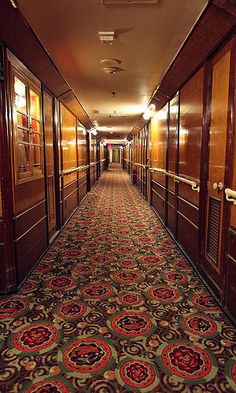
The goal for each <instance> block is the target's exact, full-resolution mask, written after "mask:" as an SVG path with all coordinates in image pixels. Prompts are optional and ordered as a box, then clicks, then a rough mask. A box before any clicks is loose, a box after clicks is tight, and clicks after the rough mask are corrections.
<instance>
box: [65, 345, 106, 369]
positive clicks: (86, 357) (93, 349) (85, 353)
mask: <svg viewBox="0 0 236 393" xmlns="http://www.w3.org/2000/svg"><path fill="white" fill-rule="evenodd" d="M104 355H105V352H104V351H103V350H102V348H101V347H99V346H98V345H96V344H92V343H89V344H81V345H79V346H78V347H77V348H75V349H74V350H73V351H71V352H70V353H69V358H70V360H71V361H72V362H73V363H75V364H76V365H77V366H93V365H94V364H95V363H97V362H99V361H100V360H101V359H102V358H103V356H104Z"/></svg>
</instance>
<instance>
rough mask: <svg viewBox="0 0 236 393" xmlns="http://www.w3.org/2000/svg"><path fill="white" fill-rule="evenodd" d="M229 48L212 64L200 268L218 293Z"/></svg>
mask: <svg viewBox="0 0 236 393" xmlns="http://www.w3.org/2000/svg"><path fill="white" fill-rule="evenodd" d="M231 45H232V42H230V43H229V44H228V45H227V46H226V47H225V48H224V49H223V50H222V51H221V52H220V53H219V54H218V55H217V56H216V57H215V58H214V60H213V62H212V88H211V104H210V115H211V120H210V130H209V163H208V182H207V200H206V201H207V204H206V233H205V258H204V265H203V268H204V269H205V270H206V271H207V272H208V274H209V275H210V276H211V279H212V280H213V283H214V284H215V285H216V286H218V287H219V288H221V289H222V287H223V281H224V280H223V274H224V272H223V270H222V265H223V260H224V257H223V248H222V246H223V243H222V242H223V236H224V233H223V221H224V203H225V202H224V190H223V189H222V190H220V189H219V188H217V186H219V185H220V183H222V187H223V186H224V184H225V163H226V145H227V133H228V101H229V77H230V58H231ZM222 75H224V77H222ZM219 141H220V142H219Z"/></svg>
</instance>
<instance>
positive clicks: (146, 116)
mask: <svg viewBox="0 0 236 393" xmlns="http://www.w3.org/2000/svg"><path fill="white" fill-rule="evenodd" d="M155 109H156V106H155V104H150V105H149V107H148V108H147V109H146V110H145V112H144V113H143V118H144V120H149V119H150V118H151V117H152V116H154V112H155Z"/></svg>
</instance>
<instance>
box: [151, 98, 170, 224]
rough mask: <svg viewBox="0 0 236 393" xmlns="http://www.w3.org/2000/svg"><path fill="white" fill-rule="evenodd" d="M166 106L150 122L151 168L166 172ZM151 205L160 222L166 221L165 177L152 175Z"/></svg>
mask: <svg viewBox="0 0 236 393" xmlns="http://www.w3.org/2000/svg"><path fill="white" fill-rule="evenodd" d="M167 131H168V105H167V106H165V107H164V108H163V109H162V110H161V111H160V112H159V113H158V114H157V115H155V116H154V118H153V119H152V120H151V167H152V168H159V169H163V170H166V153H167V150H166V149H167ZM151 204H152V207H153V209H154V210H155V211H156V213H157V214H158V215H159V217H160V218H161V220H162V221H163V222H164V223H165V221H166V176H165V175H163V174H161V173H156V172H154V173H152V177H151Z"/></svg>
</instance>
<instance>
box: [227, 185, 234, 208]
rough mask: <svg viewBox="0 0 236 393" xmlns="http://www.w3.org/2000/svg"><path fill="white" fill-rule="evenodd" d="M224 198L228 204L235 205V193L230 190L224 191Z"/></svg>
mask: <svg viewBox="0 0 236 393" xmlns="http://www.w3.org/2000/svg"><path fill="white" fill-rule="evenodd" d="M225 197H226V200H227V201H228V202H232V203H233V205H236V191H235V190H231V188H226V189H225Z"/></svg>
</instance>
